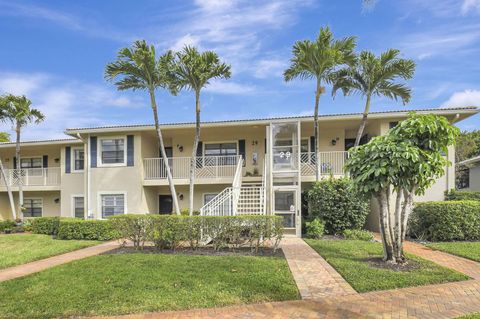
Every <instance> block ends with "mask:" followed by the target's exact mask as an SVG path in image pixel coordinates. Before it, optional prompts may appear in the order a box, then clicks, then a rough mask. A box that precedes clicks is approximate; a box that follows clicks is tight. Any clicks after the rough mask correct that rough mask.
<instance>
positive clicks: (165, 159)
mask: <svg viewBox="0 0 480 319" xmlns="http://www.w3.org/2000/svg"><path fill="white" fill-rule="evenodd" d="M149 93H150V103H151V106H152V111H153V119H154V121H155V131H156V133H157V140H158V145H159V146H160V153H161V154H162V158H163V163H164V165H165V170H166V171H167V179H168V185H169V186H170V193H171V194H172V200H173V209H174V210H175V213H176V214H177V215H180V207H179V206H178V198H177V192H176V190H175V184H174V183H173V177H172V172H171V170H170V163H169V162H168V157H167V153H166V152H165V145H164V144H163V136H162V131H161V130H160V124H159V123H158V111H157V102H156V101H155V90H154V89H153V88H151V89H150V90H149Z"/></svg>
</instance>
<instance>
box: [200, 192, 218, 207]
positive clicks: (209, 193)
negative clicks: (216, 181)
mask: <svg viewBox="0 0 480 319" xmlns="http://www.w3.org/2000/svg"><path fill="white" fill-rule="evenodd" d="M218 194H220V193H218V192H217V193H213V192H208V193H203V194H202V203H203V206H205V205H207V203H206V202H205V195H215V196H217V195H218Z"/></svg>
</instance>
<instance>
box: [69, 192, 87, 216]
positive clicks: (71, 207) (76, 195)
mask: <svg viewBox="0 0 480 319" xmlns="http://www.w3.org/2000/svg"><path fill="white" fill-rule="evenodd" d="M76 197H83V219H85V215H86V214H85V213H86V212H87V206H86V202H85V195H84V194H72V196H71V200H70V202H71V206H70V210H71V215H72V217H74V218H75V198H76Z"/></svg>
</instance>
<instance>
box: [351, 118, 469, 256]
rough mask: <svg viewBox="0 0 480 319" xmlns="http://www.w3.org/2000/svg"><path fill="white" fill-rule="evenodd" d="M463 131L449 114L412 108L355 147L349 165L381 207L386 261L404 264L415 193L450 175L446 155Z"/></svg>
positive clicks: (361, 186) (356, 179)
mask: <svg viewBox="0 0 480 319" xmlns="http://www.w3.org/2000/svg"><path fill="white" fill-rule="evenodd" d="M458 133H459V132H458V128H456V127H455V126H453V125H451V124H450V123H449V122H448V120H447V119H446V118H445V117H440V116H436V115H433V114H426V115H418V114H415V113H413V112H412V113H410V114H409V117H408V119H406V120H405V121H402V122H401V123H400V124H399V125H397V126H396V127H395V128H393V129H392V130H390V131H389V132H388V133H387V134H386V135H383V136H379V137H375V138H373V139H372V140H371V141H370V142H369V143H368V144H366V145H362V146H360V147H356V148H353V149H351V150H350V157H349V159H348V160H347V163H346V169H347V170H348V171H349V172H350V176H351V178H352V179H353V181H354V183H355V185H356V187H357V188H358V190H360V191H361V192H363V193H365V194H368V195H370V196H372V198H373V199H374V200H375V201H376V202H377V204H378V207H379V210H380V216H379V222H380V232H381V236H382V242H383V247H384V260H385V261H387V262H392V263H403V262H405V256H404V254H403V241H404V239H405V233H406V228H407V222H408V218H409V216H410V213H411V211H412V205H413V196H414V195H415V194H417V195H421V194H424V193H425V190H426V189H427V188H428V187H429V186H431V185H432V184H433V183H434V182H435V180H436V179H437V178H439V177H441V176H443V175H444V174H445V166H446V165H449V164H451V163H449V162H448V160H447V159H445V157H444V156H442V154H443V153H446V152H447V148H448V146H450V145H453V144H454V143H455V138H456V137H457V135H458ZM393 198H395V199H394V200H395V202H394V205H390V204H391V203H390V202H391V200H393ZM392 204H393V203H392Z"/></svg>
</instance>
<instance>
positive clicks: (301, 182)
mask: <svg viewBox="0 0 480 319" xmlns="http://www.w3.org/2000/svg"><path fill="white" fill-rule="evenodd" d="M417 112H418V113H434V114H438V115H443V116H445V117H447V118H448V119H449V120H450V121H452V122H454V121H459V120H462V119H464V118H467V117H469V116H472V115H474V114H476V113H478V112H479V110H478V109H477V108H474V107H468V108H449V109H448V108H446V109H427V110H417ZM407 115H408V112H407V111H386V112H374V113H371V114H370V115H369V121H368V124H367V127H366V130H365V136H364V139H363V141H364V142H366V141H368V140H369V139H370V138H371V137H374V136H379V135H382V134H385V133H386V132H387V131H388V130H389V129H390V128H391V127H393V126H395V125H396V123H398V122H399V121H401V120H403V119H405V118H406V117H407ZM361 116H362V115H361V114H359V113H355V114H338V115H323V116H320V118H319V125H320V137H319V141H318V149H319V153H318V157H316V156H314V155H315V154H314V153H312V150H313V146H314V144H313V142H314V139H313V117H311V116H302V117H285V118H267V119H251V120H234V121H218V122H204V123H202V135H201V142H200V145H199V148H198V150H197V156H198V157H197V166H196V172H195V173H196V180H195V194H194V201H195V202H194V207H195V209H196V210H200V211H201V212H202V213H203V214H205V215H228V214H245V213H249V214H251V213H254V214H264V213H266V214H272V213H274V214H278V215H281V216H283V217H284V219H285V227H286V229H287V230H288V232H289V233H293V234H296V235H300V232H301V207H302V205H301V194H302V191H304V190H306V189H308V188H309V187H310V186H311V183H312V182H314V181H315V167H316V166H317V165H318V166H319V167H320V171H321V174H322V178H325V177H328V176H330V175H333V176H337V177H338V176H343V175H344V174H345V173H344V169H343V166H344V163H345V160H346V158H347V152H346V151H347V150H348V148H349V147H351V146H352V145H353V142H354V138H355V135H356V132H357V129H358V125H359V122H360V119H361ZM161 128H162V132H163V137H164V141H165V145H166V148H167V149H166V151H167V154H168V157H169V158H170V159H169V163H170V166H171V171H172V174H173V178H174V180H175V184H176V189H177V193H178V194H177V195H178V198H179V203H180V206H181V207H182V208H187V207H188V198H189V196H188V192H189V186H188V184H189V179H188V178H189V164H190V158H189V155H190V154H191V153H192V149H191V148H192V144H193V136H194V124H193V123H177V124H163V125H161ZM66 134H67V135H70V136H71V137H73V139H66V140H54V141H32V142H23V143H22V148H21V154H22V156H21V162H20V163H19V164H18V165H16V164H15V162H16V161H15V159H14V156H15V144H14V143H3V144H0V157H1V159H2V161H3V163H4V164H5V165H6V168H7V181H6V182H7V183H9V184H11V185H12V187H13V189H14V191H15V194H14V195H15V198H16V197H17V195H18V194H17V191H18V183H19V182H22V183H23V185H24V192H25V194H24V197H25V208H26V210H25V212H24V216H25V217H37V216H69V217H74V216H75V217H80V218H94V219H102V218H107V217H108V216H112V215H116V214H124V213H139V214H142V213H150V214H158V213H160V214H164V213H165V214H168V213H170V212H171V211H172V198H171V196H170V192H169V188H168V182H167V178H166V171H165V168H164V165H163V160H162V159H161V158H160V155H159V150H158V146H157V141H156V138H155V130H154V126H152V125H125V126H108V127H93V128H78V129H67V130H66ZM447 156H448V158H449V159H450V160H451V161H453V160H454V149H453V148H451V149H450V151H449V153H448V154H447ZM445 169H446V174H445V176H443V177H442V178H441V179H439V180H438V181H437V182H436V184H435V185H434V186H432V188H431V189H430V190H429V191H428V192H427V194H426V195H425V196H422V197H419V198H417V200H420V201H421V200H442V199H443V196H444V195H443V194H444V191H445V190H448V189H451V188H453V187H454V181H455V179H454V169H453V168H452V167H449V168H445ZM4 182H5V181H4ZM4 182H3V183H4ZM3 183H0V214H1V215H0V216H1V218H3V219H7V218H11V216H10V208H9V204H8V197H7V193H6V187H5V186H2V184H3ZM3 185H4V184H3Z"/></svg>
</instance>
